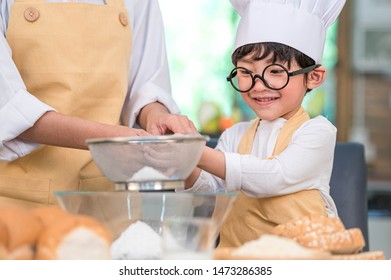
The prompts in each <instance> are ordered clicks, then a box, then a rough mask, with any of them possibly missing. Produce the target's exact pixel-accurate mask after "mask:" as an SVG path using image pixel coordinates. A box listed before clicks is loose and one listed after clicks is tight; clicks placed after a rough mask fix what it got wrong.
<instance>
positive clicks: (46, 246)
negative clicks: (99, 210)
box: [36, 215, 111, 260]
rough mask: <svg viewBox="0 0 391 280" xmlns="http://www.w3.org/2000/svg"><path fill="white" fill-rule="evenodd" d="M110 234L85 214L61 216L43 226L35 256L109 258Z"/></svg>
mask: <svg viewBox="0 0 391 280" xmlns="http://www.w3.org/2000/svg"><path fill="white" fill-rule="evenodd" d="M110 245H111V236H110V233H109V232H108V231H107V230H106V228H105V227H104V226H103V225H102V224H101V223H99V222H98V221H96V220H94V219H92V218H90V217H87V216H81V215H78V216H74V215H68V216H64V217H63V219H62V220H61V222H56V223H52V224H51V225H50V226H48V227H46V228H44V230H43V231H42V233H41V234H40V236H39V239H38V241H37V246H36V250H37V253H36V258H37V259H44V260H58V259H59V260H70V259H76V260H81V259H87V260H94V259H110V258H111V256H110Z"/></svg>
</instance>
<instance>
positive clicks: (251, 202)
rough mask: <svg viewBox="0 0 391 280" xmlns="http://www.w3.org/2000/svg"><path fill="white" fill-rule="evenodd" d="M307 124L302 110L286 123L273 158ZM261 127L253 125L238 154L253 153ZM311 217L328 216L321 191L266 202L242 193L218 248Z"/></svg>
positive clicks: (224, 227) (242, 241)
mask: <svg viewBox="0 0 391 280" xmlns="http://www.w3.org/2000/svg"><path fill="white" fill-rule="evenodd" d="M307 120H309V116H308V114H307V113H306V112H305V111H304V110H303V109H302V108H300V110H299V111H298V112H297V113H296V114H295V115H294V116H293V117H292V118H290V119H289V120H288V121H287V122H286V123H285V125H284V126H283V127H282V129H281V131H280V133H279V135H278V137H277V142H276V145H275V146H274V151H273V155H272V157H271V158H273V157H275V156H276V155H278V154H279V153H281V152H282V151H283V150H285V149H286V147H287V146H288V145H289V143H290V141H291V138H292V135H293V133H294V132H295V131H296V129H298V128H299V127H300V126H301V125H302V124H303V123H304V122H306V121H307ZM258 124H259V120H258V121H256V122H254V124H253V125H252V126H250V127H249V129H248V130H247V131H246V133H245V134H244V135H243V138H242V140H241V142H240V144H239V147H238V153H240V154H250V153H251V149H252V145H253V141H254V137H255V133H256V131H257V128H258ZM271 158H270V159H271ZM309 213H318V214H322V215H327V212H326V207H325V204H324V202H323V200H322V198H321V196H320V194H319V191H318V190H306V191H300V192H297V193H292V194H288V195H281V196H275V197H267V198H254V197H249V196H246V195H244V194H243V193H240V194H239V195H238V198H237V199H236V201H235V204H234V207H233V209H232V210H231V212H230V213H229V216H228V218H227V220H226V221H225V222H224V224H223V227H222V229H221V232H220V243H219V247H238V246H240V245H242V244H243V243H244V242H246V241H250V240H254V239H257V238H259V237H260V236H261V235H262V234H265V233H271V231H272V229H273V227H275V226H276V225H278V224H282V223H286V222H287V221H289V220H290V219H293V218H295V217H300V216H303V215H308V214H309Z"/></svg>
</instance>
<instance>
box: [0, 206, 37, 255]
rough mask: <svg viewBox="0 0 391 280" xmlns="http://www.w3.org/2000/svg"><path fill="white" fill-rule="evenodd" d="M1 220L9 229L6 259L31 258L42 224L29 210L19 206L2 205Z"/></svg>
mask: <svg viewBox="0 0 391 280" xmlns="http://www.w3.org/2000/svg"><path fill="white" fill-rule="evenodd" d="M0 221H1V222H2V223H3V225H4V226H5V228H6V231H7V236H8V238H7V242H6V243H5V251H6V256H5V258H6V259H31V258H32V256H33V254H34V246H35V243H36V240H37V238H38V236H39V233H40V231H41V229H42V224H41V222H40V221H39V219H38V218H37V217H35V216H34V215H33V214H31V213H30V212H29V211H27V210H25V209H21V208H17V207H1V208H0Z"/></svg>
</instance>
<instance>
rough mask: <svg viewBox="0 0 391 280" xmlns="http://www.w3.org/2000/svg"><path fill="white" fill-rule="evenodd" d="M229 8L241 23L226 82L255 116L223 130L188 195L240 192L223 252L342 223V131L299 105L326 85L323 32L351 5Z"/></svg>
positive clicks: (243, 3)
mask: <svg viewBox="0 0 391 280" xmlns="http://www.w3.org/2000/svg"><path fill="white" fill-rule="evenodd" d="M231 2H232V4H233V6H234V7H235V9H236V10H237V11H238V13H239V14H240V16H241V21H240V23H239V26H238V30H237V34H236V41H235V47H234V52H233V55H232V62H233V64H234V65H235V68H234V69H233V70H232V71H231V73H230V75H229V76H228V78H227V80H228V81H229V82H230V83H231V85H232V86H233V87H234V89H235V90H237V91H238V92H240V94H241V96H242V98H243V99H244V101H245V102H246V104H247V105H248V106H249V107H250V108H251V109H252V110H253V111H254V112H255V113H256V115H257V116H258V118H257V119H256V120H253V121H250V122H242V123H238V124H236V125H234V126H233V127H231V128H230V129H228V130H226V131H225V132H224V133H223V134H222V136H221V138H220V139H219V142H218V145H217V147H216V150H213V149H210V148H205V149H204V151H203V155H202V157H201V160H200V162H199V164H198V167H199V169H196V170H194V171H193V173H192V175H191V176H190V177H189V178H188V180H187V181H186V188H187V189H188V191H208V192H210V191H240V194H239V196H238V198H237V201H236V202H235V205H234V208H233V209H232V211H231V212H230V214H229V216H228V218H227V220H226V221H225V223H224V225H223V227H222V230H221V233H220V245H219V246H220V247H224V246H240V245H241V244H243V243H244V242H246V241H249V240H253V239H256V238H258V237H259V236H260V235H261V234H264V233H270V232H271V231H272V229H273V228H274V227H275V226H276V225H278V224H281V223H285V222H287V221H289V220H290V219H293V218H296V217H300V216H303V215H308V214H320V215H325V216H336V215H337V209H336V207H335V204H334V202H333V200H332V198H331V196H330V194H329V189H330V186H329V182H330V177H331V171H332V164H333V156H334V147H335V141H336V128H335V127H334V126H333V125H332V124H331V123H330V122H329V121H328V120H327V119H326V118H324V117H322V116H318V117H316V118H314V119H310V118H309V116H308V114H307V113H306V112H305V111H304V110H303V108H302V107H301V103H302V101H303V99H304V96H305V95H306V93H307V92H309V91H311V90H312V89H314V88H316V87H318V86H320V85H321V84H322V82H323V81H324V79H325V76H326V69H325V68H324V67H323V66H321V64H320V63H321V60H322V54H323V48H324V42H325V34H326V30H327V28H328V26H330V25H331V24H332V23H333V22H334V21H335V19H336V18H337V16H338V14H339V13H340V11H341V10H342V8H343V5H344V3H345V1H344V0H330V1H324V0H320V1H318V0H305V1H303V0H302V1H271V0H269V1H266V0H252V1H251V0H231ZM283 2H285V3H283ZM201 170H202V171H201Z"/></svg>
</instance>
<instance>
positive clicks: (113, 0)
mask: <svg viewBox="0 0 391 280" xmlns="http://www.w3.org/2000/svg"><path fill="white" fill-rule="evenodd" d="M104 1H105V3H106V5H109V6H117V7H124V6H125V4H124V0H104ZM14 2H15V3H26V2H29V3H44V2H46V0H15V1H14Z"/></svg>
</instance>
